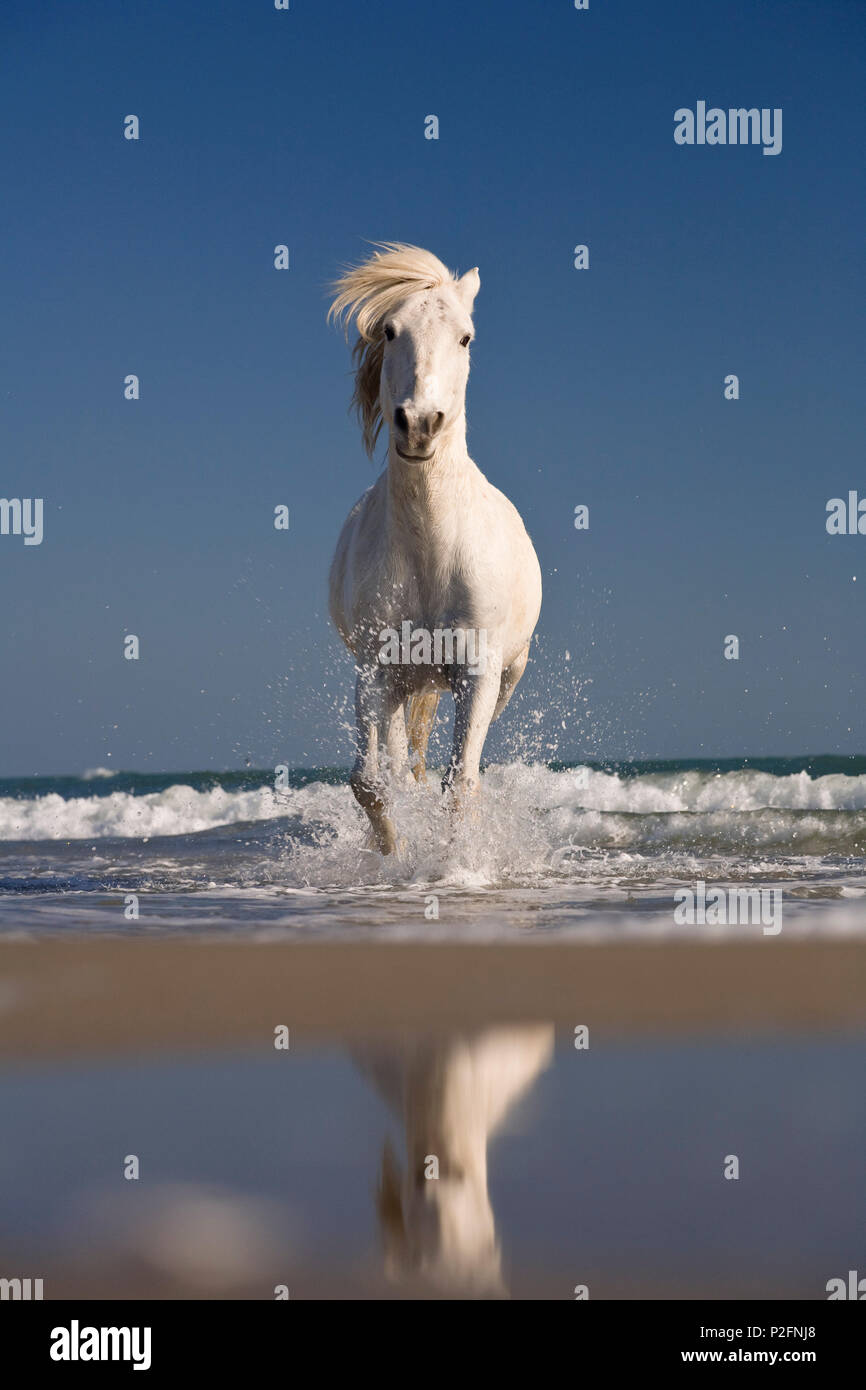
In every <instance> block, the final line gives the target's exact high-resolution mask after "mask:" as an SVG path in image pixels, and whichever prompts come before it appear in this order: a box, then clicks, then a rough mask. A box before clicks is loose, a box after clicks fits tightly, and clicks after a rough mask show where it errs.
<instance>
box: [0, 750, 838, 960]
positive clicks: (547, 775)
mask: <svg viewBox="0 0 866 1390" xmlns="http://www.w3.org/2000/svg"><path fill="white" fill-rule="evenodd" d="M395 819H396V822H397V824H398V827H399V830H400V834H401V837H402V843H401V849H400V853H399V854H398V855H396V856H394V857H392V858H389V859H387V860H385V859H383V858H382V857H381V856H380V855H379V854H377V853H376V852H374V851H372V850H370V849H369V848H368V847H367V832H366V824H365V822H364V820H363V818H362V815H361V813H360V812H359V810H358V809H357V807H356V804H355V802H354V798H353V797H352V794H351V791H350V789H349V787H348V772H347V771H346V770H345V769H336V768H312V769H296V770H294V771H292V772H291V773H290V774H289V777H288V785H287V786H286V787H285V789H279V790H275V788H274V774H273V772H270V771H268V770H253V769H246V770H243V771H235V772H223V773H214V772H166V773H159V774H153V773H137V772H120V771H118V772H112V771H110V770H108V769H105V768H96V769H91V770H88V771H85V772H84V773H83V774H82V775H81V776H78V777H31V778H18V779H9V778H7V779H4V780H0V932H3V933H24V934H27V933H30V932H58V931H60V932H63V931H66V930H69V929H74V930H76V931H79V932H80V931H83V932H96V933H109V934H118V935H130V934H149V933H184V932H189V933H201V932H218V933H242V934H244V935H247V936H253V937H254V936H256V935H259V936H262V937H264V938H271V937H275V938H279V937H283V936H285V937H290V938H292V937H300V938H303V939H311V938H325V939H328V938H331V937H343V936H346V935H348V936H351V937H359V936H363V937H365V938H369V937H371V936H372V937H375V938H382V939H392V938H394V939H396V938H410V939H416V938H417V939H421V940H438V939H443V938H444V939H456V940H463V939H473V940H475V939H481V940H486V939H503V938H504V939H507V938H509V937H512V936H525V935H527V934H536V935H539V934H545V933H552V934H555V935H557V936H568V937H573V938H577V939H586V940H590V939H591V940H598V939H611V940H616V939H619V938H621V937H623V936H626V935H627V936H630V937H633V936H635V935H637V936H640V937H647V936H650V935H652V936H658V935H670V936H671V937H680V936H685V937H707V936H730V935H742V934H747V935H755V934H758V935H761V934H766V932H765V929H764V925H762V919H760V918H759V917H758V914H757V909H755V910H754V911H750V910H748V909H747V907H746V906H741V907H740V910H739V915H738V914H737V913H736V912H735V911H734V909H733V908H732V907H731V903H732V902H733V901H734V900H736V901H739V902H741V903H743V904H745V903H746V902H747V896H748V895H746V896H743V895H740V894H739V890H740V889H748V890H755V894H754V895H753V898H752V899H750V900H749V901H750V902H751V901H754V902H757V898H758V896H759V895H760V894H762V893H763V894H765V895H772V894H773V893H774V892H776V893H778V894H779V895H780V897H779V901H781V905H782V920H781V927H782V930H783V931H785V932H786V933H791V932H793V933H801V934H802V933H810V934H813V933H819V934H838V933H844V934H856V935H861V936H862V935H863V934H864V931H866V757H864V756H851V757H832V756H825V757H803V758H750V759H742V760H725V761H710V760H704V759H691V760H689V759H687V760H682V761H666V762H659V761H657V762H648V761H644V762H630V763H611V764H601V763H580V764H565V763H549V764H539V763H536V764H529V765H527V764H525V763H516V762H515V763H506V764H501V765H492V766H489V767H488V768H487V769H486V772H485V775H484V777H483V779H482V790H481V792H480V794H479V798H478V802H477V807H476V810H475V813H474V815H473V816H472V819H471V820H470V821H468V822H466V823H464V824H462V825H460V826H459V827H457V828H456V829H455V827H454V825H453V823H452V821H451V819H450V817H449V816H448V814H447V811H446V809H445V807H444V805H443V802H442V799H441V797H440V795H439V792H438V783H437V781H436V779H435V777H432V776H431V781H430V783H429V784H428V785H427V786H426V787H416V786H414V785H412V786H408V787H406V788H404V789H400V790H399V792H398V794H397V802H396V815H395ZM702 885H703V886H704V887H703V889H702V888H701V886H702ZM686 889H688V890H690V891H691V892H692V893H694V894H695V895H697V894H698V893H699V892H701V891H703V893H704V895H705V896H706V895H709V894H710V893H711V891H712V890H716V889H721V890H723V891H724V893H725V895H726V897H725V904H726V905H725V906H723V907H722V909H721V910H720V911H717V912H716V913H715V917H714V916H713V914H712V913H711V912H706V913H701V912H700V911H696V912H694V913H692V917H694V919H695V920H693V921H692V920H688V921H682V920H680V918H681V917H682V915H683V914H682V912H680V913H677V911H676V904H677V901H678V899H675V894H677V893H678V892H682V891H684V890H686ZM696 901H697V897H696ZM767 901H769V896H768V898H767Z"/></svg>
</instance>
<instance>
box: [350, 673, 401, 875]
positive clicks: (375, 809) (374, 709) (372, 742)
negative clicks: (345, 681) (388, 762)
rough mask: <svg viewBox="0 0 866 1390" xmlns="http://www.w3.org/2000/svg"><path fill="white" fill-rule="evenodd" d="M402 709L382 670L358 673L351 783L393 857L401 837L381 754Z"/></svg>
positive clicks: (383, 850) (378, 837)
mask: <svg viewBox="0 0 866 1390" xmlns="http://www.w3.org/2000/svg"><path fill="white" fill-rule="evenodd" d="M399 705H400V700H399V697H398V696H397V694H396V692H395V691H394V689H393V686H392V684H391V682H390V681H389V679H388V675H387V673H386V671H384V670H383V669H382V667H380V666H374V667H363V668H361V669H360V670H359V671H358V676H357V680H356V682H355V723H356V725H357V748H358V751H357V756H356V758H355V764H354V766H353V768H352V773H351V776H350V778H349V782H350V785H351V787H352V791H353V792H354V794H355V800H356V801H357V802H358V805H359V806H362V807H363V808H364V810H365V811H366V813H367V816H368V819H369V821H370V825H371V827H372V831H373V837H374V839H375V841H376V845H377V847H378V849H379V850H380V852H381V853H382V854H393V852H394V850H395V849H396V847H397V836H396V834H395V831H394V825H393V822H392V821H391V818H390V816H389V815H388V814H387V810H386V806H385V797H384V777H383V772H382V769H381V767H380V757H379V754H380V748H381V749H382V750H385V749H386V739H387V735H388V733H389V732H390V729H391V725H392V723H393V721H394V718H395V713H396V711H397V709H398V708H399ZM380 732H381V735H382V737H381V738H380ZM404 738H405V733H404Z"/></svg>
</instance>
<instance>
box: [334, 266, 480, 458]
mask: <svg viewBox="0 0 866 1390" xmlns="http://www.w3.org/2000/svg"><path fill="white" fill-rule="evenodd" d="M374 245H375V246H377V247H379V248H380V249H379V250H377V251H374V253H373V255H372V256H371V257H370V258H369V260H366V261H362V262H361V264H360V265H355V266H349V267H347V269H346V270H345V272H344V273H343V274H342V275H341V276H340V277H339V279H337V280H335V281H334V283H333V285H332V286H331V289H332V290H333V291H335V298H334V302H333V304H332V305H331V307H330V309H329V310H328V321H329V322H330V321H331V320H332V319H333V320H334V322H336V323H339V324H340V325H341V326H342V327H343V329H344V331H345V333H346V337H347V338H348V335H349V325H350V324H351V323H352V321H353V320H354V323H355V326H356V328H357V330H358V339H357V342H356V343H355V345H354V347H353V348H352V360H353V361H354V363H355V389H354V392H353V395H352V407H354V409H355V411H356V413H357V416H358V419H359V421H360V424H361V431H362V434H363V437H364V448H365V449H366V450H367V453H368V454H369V455H370V457H371V458H372V457H373V450H374V448H375V446H376V440H377V439H378V438H379V432H380V430H381V429H382V411H381V408H380V405H379V379H380V377H381V374H382V358H383V355H384V351H385V328H384V325H385V320H386V318H387V317H388V315H389V314H391V313H393V312H394V310H395V309H396V308H397V306H398V305H399V304H401V303H402V302H403V300H404V299H405V298H406V296H407V294H412V293H413V292H414V291H416V290H432V289H435V288H436V287H437V286H438V285H444V284H449V283H450V284H453V283H454V280H455V277H454V276H453V275H452V273H451V271H450V270H449V269H448V267H447V266H445V265H443V264H442V262H441V261H440V260H439V258H438V256H434V255H433V253H432V251H424V250H423V249H422V248H421V247H420V246H407V245H406V244H405V242H402V241H378V242H375V243H374Z"/></svg>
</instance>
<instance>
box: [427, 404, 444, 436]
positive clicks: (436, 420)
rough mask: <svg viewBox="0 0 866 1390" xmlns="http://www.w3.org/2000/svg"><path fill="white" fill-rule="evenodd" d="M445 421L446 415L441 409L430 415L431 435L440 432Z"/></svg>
mask: <svg viewBox="0 0 866 1390" xmlns="http://www.w3.org/2000/svg"><path fill="white" fill-rule="evenodd" d="M444 423H445V416H444V414H443V413H442V411H441V410H437V411H436V414H435V415H431V417H430V435H431V437H432V436H433V435H434V434H438V433H439V431H440V430H441V428H442V426H443V425H444Z"/></svg>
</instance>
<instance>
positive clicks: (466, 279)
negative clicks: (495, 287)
mask: <svg viewBox="0 0 866 1390" xmlns="http://www.w3.org/2000/svg"><path fill="white" fill-rule="evenodd" d="M480 289H481V276H480V275H479V274H478V266H477V265H476V266H475V267H474V268H473V269H472V270H467V272H466V274H465V275H461V277H460V279H459V280H458V281H457V293H458V294H459V295H460V298H461V299H462V300H463V303H464V305H465V306H466V308H467V309H468V311H469V313H470V314H471V313H472V305H473V304H474V302H475V296H476V294H477V293H478V291H479V290H480Z"/></svg>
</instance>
